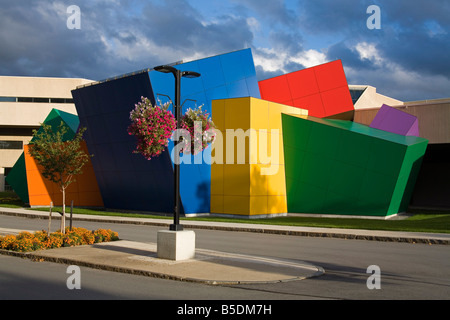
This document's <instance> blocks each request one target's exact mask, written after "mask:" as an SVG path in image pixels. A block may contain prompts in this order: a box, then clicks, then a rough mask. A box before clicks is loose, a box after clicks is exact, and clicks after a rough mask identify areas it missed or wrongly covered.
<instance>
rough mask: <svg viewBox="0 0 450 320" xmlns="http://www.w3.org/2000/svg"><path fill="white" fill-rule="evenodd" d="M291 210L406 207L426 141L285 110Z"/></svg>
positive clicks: (363, 211) (351, 211) (365, 211)
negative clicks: (296, 114) (292, 113)
mask: <svg viewBox="0 0 450 320" xmlns="http://www.w3.org/2000/svg"><path fill="white" fill-rule="evenodd" d="M282 123H283V145H284V156H285V166H286V188H287V190H286V191H287V204H288V212H291V213H318V214H340V215H361V216H366V215H367V216H388V215H392V214H396V213H399V212H403V211H405V210H406V209H407V207H408V204H409V201H410V198H411V195H412V191H413V188H414V184H415V181H416V178H417V175H418V172H419V169H420V165H421V162H422V158H423V155H424V154H425V150H426V147H427V144H428V140H426V139H423V138H419V137H412V136H408V137H406V136H401V135H397V134H394V133H389V132H385V131H382V130H378V129H374V128H370V127H368V126H365V125H362V124H358V123H354V122H351V121H345V120H331V119H319V118H315V117H297V116H291V115H285V114H283V115H282Z"/></svg>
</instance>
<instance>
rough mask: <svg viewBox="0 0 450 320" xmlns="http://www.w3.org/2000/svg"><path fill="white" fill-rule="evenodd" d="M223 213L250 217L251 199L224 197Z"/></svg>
mask: <svg viewBox="0 0 450 320" xmlns="http://www.w3.org/2000/svg"><path fill="white" fill-rule="evenodd" d="M223 213H224V214H237V215H248V214H249V213H250V197H249V196H223Z"/></svg>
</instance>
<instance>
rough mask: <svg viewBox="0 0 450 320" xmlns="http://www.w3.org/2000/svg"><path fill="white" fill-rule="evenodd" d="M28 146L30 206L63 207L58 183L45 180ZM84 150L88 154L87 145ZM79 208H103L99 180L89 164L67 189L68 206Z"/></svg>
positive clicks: (26, 149) (26, 150)
mask: <svg viewBox="0 0 450 320" xmlns="http://www.w3.org/2000/svg"><path fill="white" fill-rule="evenodd" d="M28 148H29V146H28V145H25V146H24V155H25V167H26V175H27V182H28V193H29V197H30V206H32V207H33V206H49V205H50V202H53V205H54V206H61V205H62V192H61V190H60V188H59V186H58V185H57V184H56V183H53V182H51V181H49V180H48V179H46V178H44V176H43V175H42V173H41V170H42V169H41V167H40V166H39V165H38V164H37V163H36V161H35V160H34V158H33V157H31V155H30V154H29V153H28ZM82 149H83V150H84V151H85V152H87V147H86V144H85V143H84V142H83V143H82ZM72 200H73V205H74V206H78V207H103V206H104V204H103V199H102V196H101V194H100V190H99V188H98V184H97V179H96V177H95V174H94V170H93V168H92V163H91V161H90V160H89V162H88V163H87V164H86V165H85V166H84V167H83V173H82V174H80V175H78V176H76V177H75V182H72V183H71V184H70V185H69V186H68V187H67V189H66V206H68V205H70V204H71V201H72Z"/></svg>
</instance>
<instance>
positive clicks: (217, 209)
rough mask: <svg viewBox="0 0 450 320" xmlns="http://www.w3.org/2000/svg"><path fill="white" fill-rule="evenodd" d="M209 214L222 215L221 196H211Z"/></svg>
mask: <svg viewBox="0 0 450 320" xmlns="http://www.w3.org/2000/svg"><path fill="white" fill-rule="evenodd" d="M211 213H224V211H223V195H214V194H212V195H211Z"/></svg>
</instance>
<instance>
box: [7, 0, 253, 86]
mask: <svg viewBox="0 0 450 320" xmlns="http://www.w3.org/2000/svg"><path fill="white" fill-rule="evenodd" d="M71 4H76V5H78V6H79V7H80V10H81V29H80V30H69V29H68V28H67V27H66V20H67V18H68V17H69V15H70V14H67V12H66V9H67V7H68V6H69V5H71ZM0 16H1V17H2V19H0V30H1V31H0V43H1V44H2V49H1V50H0V74H1V75H24V76H25V75H26V76H57V77H83V78H89V79H94V80H99V79H104V78H107V77H110V76H115V75H117V74H122V73H127V72H131V71H135V70H138V69H142V68H147V67H153V66H155V65H158V64H161V63H169V62H173V61H178V60H182V59H185V58H186V57H190V56H196V57H198V56H206V55H208V54H219V53H224V52H228V51H233V50H237V49H242V48H244V47H246V46H248V45H250V44H251V42H252V37H253V35H252V33H251V32H250V31H249V28H248V26H247V23H246V21H245V19H243V18H239V17H229V16H224V17H219V18H218V19H216V20H214V21H212V22H205V21H203V20H202V17H201V15H200V14H199V13H198V12H197V11H196V10H195V9H194V8H192V7H191V6H190V5H189V4H188V3H187V2H186V1H184V0H170V1H163V2H161V4H160V5H156V4H152V3H150V2H147V1H131V0H130V1H120V2H119V1H113V0H111V1H107V0H104V1H53V2H50V1H23V2H22V1H2V6H1V8H0ZM168 59H172V60H170V61H168Z"/></svg>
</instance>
